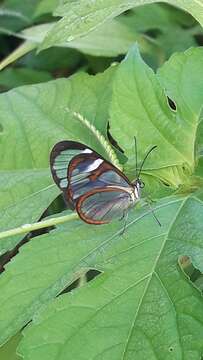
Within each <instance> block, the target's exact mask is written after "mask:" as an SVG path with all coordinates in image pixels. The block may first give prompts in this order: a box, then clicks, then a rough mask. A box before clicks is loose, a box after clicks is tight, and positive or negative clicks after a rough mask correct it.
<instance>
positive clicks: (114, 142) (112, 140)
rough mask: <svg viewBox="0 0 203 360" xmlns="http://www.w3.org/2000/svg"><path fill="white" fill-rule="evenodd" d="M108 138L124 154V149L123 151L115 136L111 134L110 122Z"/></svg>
mask: <svg viewBox="0 0 203 360" xmlns="http://www.w3.org/2000/svg"><path fill="white" fill-rule="evenodd" d="M107 137H108V140H109V142H110V143H111V144H112V145H113V146H114V147H115V148H116V149H118V150H119V151H120V152H122V153H123V154H124V151H123V149H121V147H120V146H119V145H118V143H117V141H116V140H115V139H114V138H113V136H112V135H111V133H110V124H109V122H108V124H107Z"/></svg>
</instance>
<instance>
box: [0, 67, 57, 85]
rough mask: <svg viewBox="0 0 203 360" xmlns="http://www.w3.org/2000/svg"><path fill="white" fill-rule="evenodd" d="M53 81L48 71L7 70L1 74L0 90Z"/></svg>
mask: <svg viewBox="0 0 203 360" xmlns="http://www.w3.org/2000/svg"><path fill="white" fill-rule="evenodd" d="M51 79H52V76H51V74H50V73H48V71H37V70H33V69H29V68H22V67H21V68H17V69H12V68H10V69H5V70H4V71H1V72H0V90H1V89H3V90H9V89H10V88H13V87H17V86H21V85H28V84H35V83H39V82H45V81H49V80H51Z"/></svg>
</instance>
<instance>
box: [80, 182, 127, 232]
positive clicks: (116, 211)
mask: <svg viewBox="0 0 203 360" xmlns="http://www.w3.org/2000/svg"><path fill="white" fill-rule="evenodd" d="M132 205H133V201H132V197H131V196H130V193H129V192H127V191H122V190H119V189H116V188H104V189H98V190H94V191H90V192H89V193H87V194H85V195H83V196H81V197H80V198H79V199H78V201H77V203H76V210H77V212H78V214H79V216H80V217H81V219H82V220H84V221H86V222H87V223H90V224H98V225H99V224H105V223H109V222H110V221H111V220H112V219H116V218H122V217H123V215H124V214H125V213H126V210H128V208H130V207H131V206H132Z"/></svg>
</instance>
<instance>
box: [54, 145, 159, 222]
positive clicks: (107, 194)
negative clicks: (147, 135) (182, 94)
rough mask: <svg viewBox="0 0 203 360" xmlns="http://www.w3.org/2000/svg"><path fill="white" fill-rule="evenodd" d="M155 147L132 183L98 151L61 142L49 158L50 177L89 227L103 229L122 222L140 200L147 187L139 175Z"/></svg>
mask: <svg viewBox="0 0 203 360" xmlns="http://www.w3.org/2000/svg"><path fill="white" fill-rule="evenodd" d="M155 148H156V146H153V147H152V148H151V149H150V150H149V151H148V152H147V154H146V155H145V157H144V159H143V161H142V164H141V166H140V169H139V171H138V169H137V147H136V139H135V150H136V151H135V152H136V173H137V174H136V179H135V180H134V181H133V182H130V181H129V179H128V178H127V177H126V176H125V175H124V174H123V173H122V172H121V171H120V170H119V169H118V168H117V167H115V166H114V165H112V164H111V163H110V162H109V161H107V160H105V159H104V158H103V157H102V156H101V155H99V154H98V153H97V152H96V151H94V150H93V149H91V148H90V147H87V146H86V145H84V144H81V143H79V142H76V141H61V142H59V143H57V144H55V146H54V147H53V149H52V151H51V154H50V166H51V173H52V176H53V179H54V181H55V183H56V184H57V185H58V187H59V188H60V189H61V190H62V192H63V194H64V197H65V200H66V201H67V202H68V203H69V204H70V205H71V207H72V208H73V209H75V210H76V211H77V213H78V215H79V216H80V218H81V219H82V220H83V221H85V222H86V223H88V224H95V225H101V224H106V223H109V222H111V220H113V219H115V218H117V219H119V218H123V217H124V216H125V214H126V213H127V211H128V209H130V208H131V207H133V206H134V205H135V204H136V203H137V202H138V201H139V199H140V192H141V188H142V187H143V186H144V183H143V182H142V181H141V179H140V173H141V170H142V167H143V165H144V162H145V160H146V159H147V157H148V155H149V154H150V153H151V151H152V150H154V149H155Z"/></svg>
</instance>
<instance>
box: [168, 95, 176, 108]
mask: <svg viewBox="0 0 203 360" xmlns="http://www.w3.org/2000/svg"><path fill="white" fill-rule="evenodd" d="M167 101H168V105H169V107H170V108H171V110H173V111H176V110H177V107H176V103H175V102H174V101H173V100H172V99H171V98H169V97H168V96H167Z"/></svg>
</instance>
